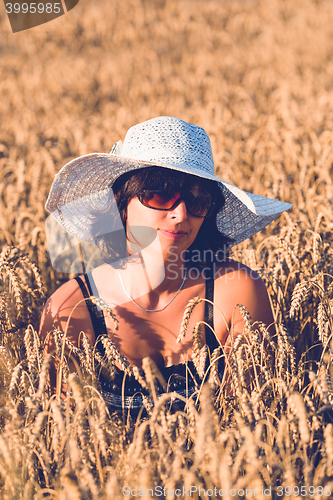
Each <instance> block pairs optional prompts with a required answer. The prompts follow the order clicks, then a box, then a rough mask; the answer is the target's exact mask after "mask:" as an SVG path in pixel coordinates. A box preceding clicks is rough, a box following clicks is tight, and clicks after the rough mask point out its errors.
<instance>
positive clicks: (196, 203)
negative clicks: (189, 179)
mask: <svg viewBox="0 0 333 500" xmlns="http://www.w3.org/2000/svg"><path fill="white" fill-rule="evenodd" d="M138 198H139V200H140V202H141V203H142V205H144V206H145V207H148V208H152V209H153V210H164V211H168V210H173V209H174V208H176V207H177V206H178V205H179V203H180V202H181V201H184V203H185V205H186V210H187V211H188V213H189V214H190V215H193V216H194V217H201V218H204V217H209V216H210V215H211V214H212V213H213V211H214V206H215V199H214V198H213V196H212V195H211V194H210V193H209V192H208V191H203V190H200V189H196V188H194V189H190V190H185V189H184V190H180V191H172V192H167V191H163V190H148V189H147V190H144V191H143V192H142V193H141V194H139V195H138Z"/></svg>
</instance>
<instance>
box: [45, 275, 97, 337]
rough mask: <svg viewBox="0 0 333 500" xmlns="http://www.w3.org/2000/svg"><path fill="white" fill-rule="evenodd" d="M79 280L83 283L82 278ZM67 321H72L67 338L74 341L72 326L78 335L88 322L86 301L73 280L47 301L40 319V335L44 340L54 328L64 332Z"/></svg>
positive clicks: (74, 335)
mask: <svg viewBox="0 0 333 500" xmlns="http://www.w3.org/2000/svg"><path fill="white" fill-rule="evenodd" d="M81 279H82V280H83V281H84V277H83V276H81ZM69 319H71V320H72V322H71V325H70V330H69V333H70V335H69V336H70V337H72V338H74V339H75V337H76V332H74V331H73V324H74V325H75V326H76V327H75V330H78V331H77V335H78V334H79V333H80V331H81V330H84V325H87V321H89V320H90V317H89V311H88V309H87V306H86V301H85V300H84V297H83V294H82V291H81V288H80V286H79V284H78V282H77V281H76V280H75V279H71V280H69V281H67V282H66V283H64V284H63V285H62V286H61V287H59V288H58V289H57V290H56V291H55V292H54V293H53V294H52V295H51V296H50V298H49V299H48V300H47V302H46V304H45V307H44V309H43V313H42V317H41V322H40V335H41V336H42V337H43V338H45V337H46V336H47V334H48V333H49V332H50V331H52V330H53V329H54V328H58V329H59V330H61V331H65V330H66V326H67V322H68V320H69ZM82 327H83V328H82ZM88 327H89V325H88Z"/></svg>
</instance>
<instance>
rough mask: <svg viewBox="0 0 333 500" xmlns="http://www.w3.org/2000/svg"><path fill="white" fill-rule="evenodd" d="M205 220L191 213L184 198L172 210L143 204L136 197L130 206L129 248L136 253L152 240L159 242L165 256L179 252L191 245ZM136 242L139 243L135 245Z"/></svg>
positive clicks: (128, 212) (128, 213)
mask: <svg viewBox="0 0 333 500" xmlns="http://www.w3.org/2000/svg"><path fill="white" fill-rule="evenodd" d="M203 220H204V219H202V218H199V217H195V216H193V215H190V214H189V213H188V212H187V209H186V205H185V203H184V201H181V202H180V203H179V204H178V205H177V206H176V207H175V208H174V209H173V210H168V211H162V210H153V209H151V208H149V207H146V206H144V205H143V204H142V203H141V202H140V200H139V199H138V198H137V197H135V198H133V199H132V200H131V201H130V202H129V204H128V206H127V239H128V240H129V245H130V248H132V249H133V250H135V249H136V252H137V251H139V250H138V248H140V247H141V248H145V247H147V246H148V245H149V243H151V242H152V240H155V243H157V242H159V245H158V248H160V251H161V252H162V255H163V258H164V259H166V258H168V256H170V255H171V254H172V255H175V254H176V255H180V254H181V252H183V251H185V250H187V249H188V248H189V247H190V246H191V245H192V243H193V242H194V240H195V238H196V236H197V234H198V231H199V229H200V227H201V225H202V223H203ZM156 236H157V237H158V238H156ZM133 242H135V243H136V245H137V246H135V247H133V246H132V244H133ZM131 253H134V251H133V252H131Z"/></svg>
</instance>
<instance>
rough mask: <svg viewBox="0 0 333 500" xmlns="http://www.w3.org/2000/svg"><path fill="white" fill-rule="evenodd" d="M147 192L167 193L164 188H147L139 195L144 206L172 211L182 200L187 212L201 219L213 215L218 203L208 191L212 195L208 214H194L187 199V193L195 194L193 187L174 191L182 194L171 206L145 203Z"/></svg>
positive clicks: (162, 210)
mask: <svg viewBox="0 0 333 500" xmlns="http://www.w3.org/2000/svg"><path fill="white" fill-rule="evenodd" d="M199 191H200V190H199ZM201 192H202V193H204V192H206V193H207V191H201ZM147 193H155V194H158V193H163V194H164V195H165V191H164V190H163V189H145V190H144V191H143V192H142V193H140V194H138V195H137V197H138V199H139V201H140V203H141V204H142V205H143V206H144V207H147V208H151V209H152V210H160V211H161V212H170V211H171V210H174V209H175V208H176V207H177V206H178V205H179V203H180V202H181V201H184V203H185V206H186V210H187V212H188V213H189V214H190V215H192V217H198V218H199V219H206V218H207V217H209V216H210V215H212V213H213V211H214V207H215V204H216V201H214V199H213V197H212V196H211V195H210V193H208V194H209V195H210V196H211V206H210V207H209V209H208V212H207V214H206V215H195V214H192V213H191V211H190V210H189V209H188V207H187V201H188V200H186V193H192V194H193V191H192V190H191V189H183V190H182V189H178V190H177V191H176V190H175V191H173V193H180V196H179V198H177V200H176V201H175V203H174V204H173V205H172V206H171V207H170V208H157V207H151V206H150V205H148V204H146V203H144V201H143V198H144V195H145V194H147ZM170 194H171V193H170ZM193 196H194V198H195V195H193ZM198 198H199V197H198Z"/></svg>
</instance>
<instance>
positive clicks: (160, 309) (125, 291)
mask: <svg viewBox="0 0 333 500" xmlns="http://www.w3.org/2000/svg"><path fill="white" fill-rule="evenodd" d="M117 271H118V276H119V279H120V283H121V285H122V287H123V290H124V293H125V295H126V296H127V297H128V298H129V299H130V300H131V301H132V302H133V304H135V305H136V306H138V307H140V309H142V310H143V311H146V312H158V311H163V309H165V308H166V307H167V306H168V305H169V304H171V302H172V301H173V300H175V298H176V297H177V295H178V294H179V292H180V291H181V289H182V288H183V286H184V283H185V280H186V277H187V268H185V273H184V278H183V281H182V282H181V285H180V287H179V288H178V290H177V292H176V293H175V295H174V296H173V297H172V298H171V299H170V300H169V302H167V303H166V304H165V305H164V306H163V307H160V308H159V309H146V308H145V307H142V306H140V304H138V303H137V302H135V300H134V299H133V297H131V296H130V294H129V293H128V292H127V290H126V288H125V285H124V282H123V280H122V278H121V276H120V272H119V269H118V270H117Z"/></svg>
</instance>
